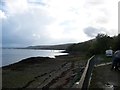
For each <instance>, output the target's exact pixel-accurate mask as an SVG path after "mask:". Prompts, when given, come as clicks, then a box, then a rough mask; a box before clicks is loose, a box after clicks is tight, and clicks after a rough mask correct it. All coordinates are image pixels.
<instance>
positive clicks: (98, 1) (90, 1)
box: [87, 0, 103, 6]
mask: <svg viewBox="0 0 120 90" xmlns="http://www.w3.org/2000/svg"><path fill="white" fill-rule="evenodd" d="M87 4H90V5H93V6H94V5H101V4H103V0H87Z"/></svg>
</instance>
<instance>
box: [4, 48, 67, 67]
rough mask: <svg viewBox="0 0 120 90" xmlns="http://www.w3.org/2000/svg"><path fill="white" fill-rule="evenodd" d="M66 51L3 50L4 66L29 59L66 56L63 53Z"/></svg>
mask: <svg viewBox="0 0 120 90" xmlns="http://www.w3.org/2000/svg"><path fill="white" fill-rule="evenodd" d="M61 51H64V50H33V49H2V66H5V65H9V64H12V63H15V62H18V61H20V60H22V59H25V58H29V57H37V56H41V57H51V58H55V56H56V55H66V54H67V53H61Z"/></svg>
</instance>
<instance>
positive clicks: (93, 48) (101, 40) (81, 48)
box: [66, 34, 120, 56]
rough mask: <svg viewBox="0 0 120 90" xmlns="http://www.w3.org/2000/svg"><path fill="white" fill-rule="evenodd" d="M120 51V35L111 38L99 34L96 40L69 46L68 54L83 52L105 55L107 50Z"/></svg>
mask: <svg viewBox="0 0 120 90" xmlns="http://www.w3.org/2000/svg"><path fill="white" fill-rule="evenodd" d="M110 48H111V49H112V50H114V51H115V50H120V34H119V35H118V36H114V37H110V36H108V35H105V34H98V35H97V36H96V38H95V39H93V40H89V41H86V42H83V43H77V44H73V45H71V46H69V47H68V48H67V50H66V51H68V52H81V53H86V54H87V55H90V56H91V55H94V54H103V53H104V52H105V50H107V49H110Z"/></svg>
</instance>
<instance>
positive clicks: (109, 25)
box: [0, 0, 119, 47]
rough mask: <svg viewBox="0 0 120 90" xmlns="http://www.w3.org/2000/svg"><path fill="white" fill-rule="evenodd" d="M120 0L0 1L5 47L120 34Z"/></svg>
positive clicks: (0, 16) (65, 41)
mask: <svg viewBox="0 0 120 90" xmlns="http://www.w3.org/2000/svg"><path fill="white" fill-rule="evenodd" d="M118 1H119V0H0V31H1V32H2V33H1V34H0V36H1V37H2V45H3V47H14V46H15V47H22V46H31V45H55V44H63V43H78V42H84V41H87V40H90V39H93V38H95V36H96V35H97V34H98V33H104V34H107V35H109V36H114V35H117V34H118Z"/></svg>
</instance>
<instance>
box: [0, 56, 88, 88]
mask: <svg viewBox="0 0 120 90" xmlns="http://www.w3.org/2000/svg"><path fill="white" fill-rule="evenodd" d="M83 57H84V56H78V55H77V57H76V55H62V56H61V55H60V56H56V58H49V57H30V58H27V59H24V60H21V61H19V62H17V63H14V64H11V65H7V66H4V67H2V75H3V81H2V83H3V88H46V87H49V88H58V87H62V88H63V87H67V88H70V87H72V85H73V84H74V83H75V82H76V81H77V80H79V78H80V75H81V74H82V72H83V68H84V66H85V64H86V60H85V58H83Z"/></svg>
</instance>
